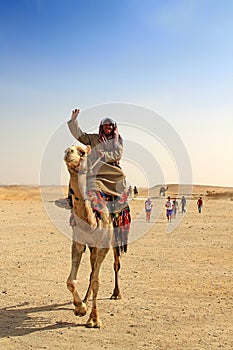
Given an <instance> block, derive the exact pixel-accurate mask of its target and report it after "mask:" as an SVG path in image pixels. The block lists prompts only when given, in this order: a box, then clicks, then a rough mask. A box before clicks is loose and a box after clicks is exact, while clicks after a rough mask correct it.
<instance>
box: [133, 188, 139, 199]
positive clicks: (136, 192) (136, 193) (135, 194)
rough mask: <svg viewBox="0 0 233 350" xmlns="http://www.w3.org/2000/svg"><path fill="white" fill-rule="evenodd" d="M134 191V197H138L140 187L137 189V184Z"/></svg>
mask: <svg viewBox="0 0 233 350" xmlns="http://www.w3.org/2000/svg"><path fill="white" fill-rule="evenodd" d="M133 193H134V197H137V195H138V189H137V187H136V186H134V188H133Z"/></svg>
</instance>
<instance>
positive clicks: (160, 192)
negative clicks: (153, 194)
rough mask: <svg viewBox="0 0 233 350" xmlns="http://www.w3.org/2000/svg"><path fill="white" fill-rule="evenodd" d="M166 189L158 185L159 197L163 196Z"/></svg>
mask: <svg viewBox="0 0 233 350" xmlns="http://www.w3.org/2000/svg"><path fill="white" fill-rule="evenodd" d="M167 190H168V187H160V190H159V195H160V197H161V196H163V197H165V193H166V191H167Z"/></svg>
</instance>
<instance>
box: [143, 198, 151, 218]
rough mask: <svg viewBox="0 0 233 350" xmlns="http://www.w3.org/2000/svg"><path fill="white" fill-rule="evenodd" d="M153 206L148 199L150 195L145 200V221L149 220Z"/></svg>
mask: <svg viewBox="0 0 233 350" xmlns="http://www.w3.org/2000/svg"><path fill="white" fill-rule="evenodd" d="M152 208H153V203H152V201H151V199H150V197H148V198H147V200H146V201H145V212H146V221H147V222H150V214H151V211H152Z"/></svg>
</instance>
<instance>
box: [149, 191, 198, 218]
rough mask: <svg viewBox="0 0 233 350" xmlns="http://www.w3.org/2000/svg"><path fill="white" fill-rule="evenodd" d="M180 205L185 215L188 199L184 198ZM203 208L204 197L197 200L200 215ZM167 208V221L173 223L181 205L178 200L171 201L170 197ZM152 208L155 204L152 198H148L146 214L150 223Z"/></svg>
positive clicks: (166, 204)
mask: <svg viewBox="0 0 233 350" xmlns="http://www.w3.org/2000/svg"><path fill="white" fill-rule="evenodd" d="M180 204H181V213H182V214H184V213H185V212H186V198H185V197H184V196H182V198H181V202H180ZM202 206H203V200H202V197H199V199H198V200H197V208H198V212H199V213H201V211H202ZM165 207H166V217H167V221H168V222H171V219H172V218H176V214H177V211H178V208H179V203H178V201H177V199H176V198H174V199H173V200H171V197H168V198H167V201H166V203H165ZM152 208H153V203H152V201H151V199H150V197H148V198H147V200H146V201H145V213H146V221H147V222H150V216H151V211H152Z"/></svg>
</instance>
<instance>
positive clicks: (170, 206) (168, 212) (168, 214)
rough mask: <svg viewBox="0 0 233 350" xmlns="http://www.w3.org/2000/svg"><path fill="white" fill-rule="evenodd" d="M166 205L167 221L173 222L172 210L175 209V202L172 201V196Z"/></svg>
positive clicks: (168, 198)
mask: <svg viewBox="0 0 233 350" xmlns="http://www.w3.org/2000/svg"><path fill="white" fill-rule="evenodd" d="M165 207H166V208H167V210H166V215H167V221H168V222H171V219H172V211H173V207H174V205H173V203H172V202H171V197H167V201H166V203H165Z"/></svg>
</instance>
